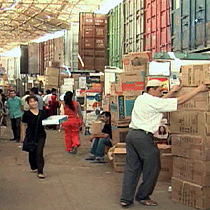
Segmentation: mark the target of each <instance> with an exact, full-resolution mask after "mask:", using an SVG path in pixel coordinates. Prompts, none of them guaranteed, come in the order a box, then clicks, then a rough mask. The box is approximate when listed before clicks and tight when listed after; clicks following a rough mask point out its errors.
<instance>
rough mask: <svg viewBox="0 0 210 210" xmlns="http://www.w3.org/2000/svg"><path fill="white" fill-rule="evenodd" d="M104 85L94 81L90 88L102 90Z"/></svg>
mask: <svg viewBox="0 0 210 210" xmlns="http://www.w3.org/2000/svg"><path fill="white" fill-rule="evenodd" d="M102 87H103V86H102V83H92V84H91V86H90V87H89V89H90V90H95V91H100V92H102Z"/></svg>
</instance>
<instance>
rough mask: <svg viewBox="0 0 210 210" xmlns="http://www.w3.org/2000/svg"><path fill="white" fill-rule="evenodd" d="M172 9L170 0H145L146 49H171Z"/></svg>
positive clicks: (164, 50) (156, 50) (157, 50)
mask: <svg viewBox="0 0 210 210" xmlns="http://www.w3.org/2000/svg"><path fill="white" fill-rule="evenodd" d="M187 1H189V0H187ZM170 9H171V5H170V0H144V50H145V51H152V52H170V51H171V28H170V24H171V20H170V19H171V18H170Z"/></svg>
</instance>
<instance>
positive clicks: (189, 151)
mask: <svg viewBox="0 0 210 210" xmlns="http://www.w3.org/2000/svg"><path fill="white" fill-rule="evenodd" d="M171 141H172V154H173V155H175V156H180V157H184V158H189V159H193V160H198V161H210V137H208V136H207V137H202V136H195V135H186V134H185V135H183V134H172V137H171Z"/></svg>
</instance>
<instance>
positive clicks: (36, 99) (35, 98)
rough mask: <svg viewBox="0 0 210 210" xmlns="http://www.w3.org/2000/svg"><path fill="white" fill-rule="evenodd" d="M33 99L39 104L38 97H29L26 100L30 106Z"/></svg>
mask: <svg viewBox="0 0 210 210" xmlns="http://www.w3.org/2000/svg"><path fill="white" fill-rule="evenodd" d="M31 99H34V101H37V102H38V98H37V97H36V96H28V97H27V98H26V102H27V103H28V104H29V101H30V100H31Z"/></svg>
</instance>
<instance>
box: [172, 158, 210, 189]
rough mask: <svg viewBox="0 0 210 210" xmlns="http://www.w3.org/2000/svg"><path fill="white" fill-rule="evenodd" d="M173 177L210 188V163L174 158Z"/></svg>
mask: <svg viewBox="0 0 210 210" xmlns="http://www.w3.org/2000/svg"><path fill="white" fill-rule="evenodd" d="M173 177H175V178H178V179H181V180H183V181H188V182H192V183H194V184H198V185H202V186H210V161H208V162H203V161H197V160H191V159H186V158H181V157H174V162H173Z"/></svg>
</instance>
